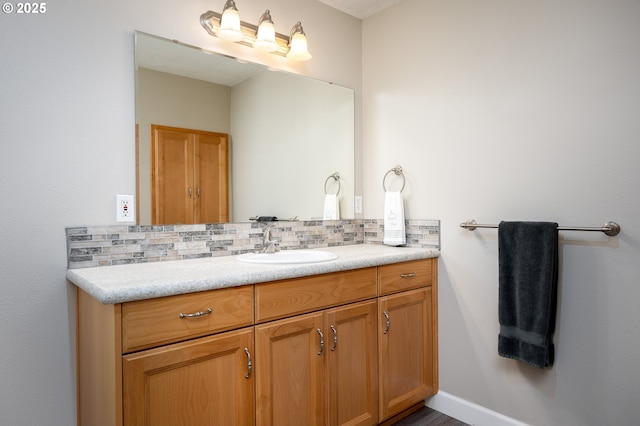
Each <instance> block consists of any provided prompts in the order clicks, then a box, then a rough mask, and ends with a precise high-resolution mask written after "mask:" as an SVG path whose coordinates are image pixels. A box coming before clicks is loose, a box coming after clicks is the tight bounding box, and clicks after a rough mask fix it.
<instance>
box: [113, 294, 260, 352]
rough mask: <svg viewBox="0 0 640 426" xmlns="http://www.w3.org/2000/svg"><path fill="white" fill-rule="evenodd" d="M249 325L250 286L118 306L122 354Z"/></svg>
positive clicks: (251, 316)
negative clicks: (120, 310)
mask: <svg viewBox="0 0 640 426" xmlns="http://www.w3.org/2000/svg"><path fill="white" fill-rule="evenodd" d="M209 309H211V311H210V312H209ZM251 324H253V286H250V285H248V286H242V287H233V288H224V289H218V290H210V291H205V292H199V293H190V294H182V295H177V296H169V297H162V298H158V299H148V300H140V301H136V302H127V303H123V304H122V351H123V352H124V353H127V352H132V351H136V350H140V349H145V348H150V347H153V346H158V345H163V344H166V343H172V342H178V341H181V340H185V339H189V338H192V337H197V336H204V335H207V334H211V333H213V332H219V331H224V330H230V329H234V328H239V327H243V326H247V325H251Z"/></svg>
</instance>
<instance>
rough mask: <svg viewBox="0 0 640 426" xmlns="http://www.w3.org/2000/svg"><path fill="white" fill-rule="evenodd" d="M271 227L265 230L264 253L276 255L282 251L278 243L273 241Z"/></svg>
mask: <svg viewBox="0 0 640 426" xmlns="http://www.w3.org/2000/svg"><path fill="white" fill-rule="evenodd" d="M271 230H272V227H271V226H267V227H266V228H264V234H262V252H263V253H276V252H279V251H280V247H279V246H278V242H277V241H274V240H272V239H271Z"/></svg>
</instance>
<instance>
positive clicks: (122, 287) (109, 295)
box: [67, 244, 440, 304]
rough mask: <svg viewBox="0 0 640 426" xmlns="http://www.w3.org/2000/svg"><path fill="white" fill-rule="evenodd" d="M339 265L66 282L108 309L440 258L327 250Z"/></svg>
mask: <svg viewBox="0 0 640 426" xmlns="http://www.w3.org/2000/svg"><path fill="white" fill-rule="evenodd" d="M313 250H323V251H330V252H333V253H335V254H337V255H338V258H337V259H335V260H331V261H327V262H319V263H305V264H284V265H283V264H279V265H277V264H276V265H274V264H267V265H264V264H251V263H244V262H240V261H238V260H237V256H222V257H210V258H202V259H189V260H175V261H168V262H152V263H137V264H131V265H118V266H102V267H94V268H82V269H68V270H67V279H68V280H69V281H71V282H72V283H73V284H75V285H76V286H78V287H80V288H81V289H83V290H84V291H86V292H87V293H88V294H90V295H91V296H93V297H94V298H96V299H97V300H98V301H100V302H102V303H103V304H113V303H122V302H130V301H134V300H142V299H151V298H154V297H163V296H172V295H176V294H185V293H193V292H196V291H204V290H212V289H217V288H225V287H236V286H241V285H246V284H256V283H261V282H268V281H275V280H282V279H288V278H296V277H304V276H309V275H317V274H326V273H330V272H337V271H346V270H349V269H358V268H366V267H370V266H378V265H385V264H389V263H397V262H405V261H409V260H417V259H426V258H431V257H438V256H440V251H439V250H436V249H429V248H413V247H389V246H385V245H378V244H358V245H349V246H338V247H326V248H322V249H313Z"/></svg>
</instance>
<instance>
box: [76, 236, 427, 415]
mask: <svg viewBox="0 0 640 426" xmlns="http://www.w3.org/2000/svg"><path fill="white" fill-rule="evenodd" d="M323 250H327V251H332V252H335V253H336V254H337V255H338V259H336V260H333V261H330V262H321V263H313V264H302V265H300V264H298V265H296V264H293V265H268V264H267V265H255V264H243V263H241V262H238V261H237V259H236V258H235V256H226V257H220V258H210V259H197V260H183V261H175V262H160V263H155V264H141V265H123V266H109V267H99V268H87V269H76V270H69V271H68V279H69V280H70V281H71V282H73V283H74V284H76V285H77V287H78V289H77V293H78V297H77V303H78V306H77V326H78V330H77V335H78V388H79V392H78V393H79V407H78V411H79V424H82V425H95V424H105V425H106V424H108V425H154V426H156V425H165V424H166V425H178V424H219V425H227V424H228V425H254V424H255V425H277V426H281V425H301V424H305V425H341V424H350V425H375V424H380V423H384V422H388V421H389V419H392V418H394V416H398V415H402V413H403V412H406V410H408V409H410V408H411V407H413V406H415V405H416V404H420V403H421V402H422V401H423V400H424V399H425V398H426V397H428V396H430V395H433V394H435V393H436V392H437V391H438V362H437V256H438V255H439V252H438V251H437V250H434V249H419V248H391V247H386V246H380V245H368V244H362V245H354V246H344V247H333V248H327V249H323Z"/></svg>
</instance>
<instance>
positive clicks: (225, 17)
mask: <svg viewBox="0 0 640 426" xmlns="http://www.w3.org/2000/svg"><path fill="white" fill-rule="evenodd" d="M216 35H217V36H218V37H220V38H222V39H225V40H230V41H242V40H243V39H244V34H242V30H241V29H240V14H239V13H238V11H237V10H236V9H232V8H227V9H225V10H224V11H223V12H222V18H220V29H219V30H218V32H217V33H216Z"/></svg>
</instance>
